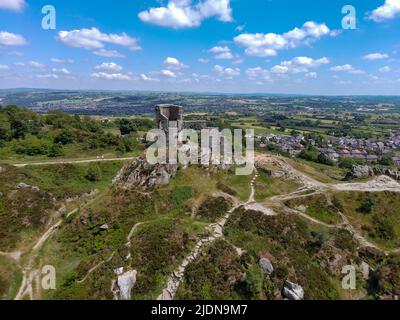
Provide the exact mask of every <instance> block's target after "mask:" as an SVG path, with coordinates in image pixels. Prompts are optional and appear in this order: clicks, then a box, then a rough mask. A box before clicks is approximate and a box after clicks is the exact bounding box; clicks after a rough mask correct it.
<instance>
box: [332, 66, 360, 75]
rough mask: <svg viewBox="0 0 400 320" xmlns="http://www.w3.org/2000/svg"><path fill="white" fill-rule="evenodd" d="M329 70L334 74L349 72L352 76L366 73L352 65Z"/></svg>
mask: <svg viewBox="0 0 400 320" xmlns="http://www.w3.org/2000/svg"><path fill="white" fill-rule="evenodd" d="M329 70H331V71H333V72H348V73H351V74H363V73H364V71H362V70H359V69H356V68H354V67H353V66H352V65H351V64H343V65H339V66H334V67H332V68H330V69H329Z"/></svg>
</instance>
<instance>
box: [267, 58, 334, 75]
mask: <svg viewBox="0 0 400 320" xmlns="http://www.w3.org/2000/svg"><path fill="white" fill-rule="evenodd" d="M328 63H329V59H328V58H326V57H322V58H320V59H313V58H309V57H295V58H293V59H292V60H287V61H282V62H281V63H280V64H279V65H276V66H274V67H272V68H271V72H272V73H275V74H287V73H309V69H313V68H318V67H319V66H321V65H324V64H328Z"/></svg>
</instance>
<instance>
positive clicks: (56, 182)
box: [24, 161, 123, 198]
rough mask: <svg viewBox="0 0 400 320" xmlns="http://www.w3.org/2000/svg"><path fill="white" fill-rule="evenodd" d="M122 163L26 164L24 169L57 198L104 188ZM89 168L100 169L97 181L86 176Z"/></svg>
mask: <svg viewBox="0 0 400 320" xmlns="http://www.w3.org/2000/svg"><path fill="white" fill-rule="evenodd" d="M122 165H123V163H122V162H120V161H115V162H114V161H110V162H98V163H95V162H93V163H83V164H57V165H47V166H27V167H25V168H24V170H25V171H26V172H28V173H30V174H31V175H32V177H33V179H35V180H36V181H37V182H36V183H37V184H38V185H39V186H40V187H41V188H42V189H43V190H46V191H47V192H50V193H52V194H54V195H55V196H56V197H57V198H66V197H72V196H75V195H79V194H83V193H88V192H90V191H92V190H94V189H99V190H102V189H104V188H106V187H107V186H109V184H110V183H111V180H112V179H113V178H114V177H115V175H116V174H117V172H118V171H119V170H120V168H121V167H122ZM90 168H99V169H100V172H101V175H100V179H99V180H98V181H89V180H88V179H87V178H86V174H87V172H88V170H89V169H90Z"/></svg>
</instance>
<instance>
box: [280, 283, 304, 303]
mask: <svg viewBox="0 0 400 320" xmlns="http://www.w3.org/2000/svg"><path fill="white" fill-rule="evenodd" d="M282 293H283V296H284V297H285V298H286V299H289V300H303V299H304V289H303V288H302V287H301V286H300V285H298V284H296V283H293V282H290V281H288V280H286V281H285V284H284V285H283V292H282Z"/></svg>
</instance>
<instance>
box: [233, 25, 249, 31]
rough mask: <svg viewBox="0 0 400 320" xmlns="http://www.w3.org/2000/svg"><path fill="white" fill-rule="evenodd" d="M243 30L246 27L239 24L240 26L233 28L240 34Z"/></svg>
mask: <svg viewBox="0 0 400 320" xmlns="http://www.w3.org/2000/svg"><path fill="white" fill-rule="evenodd" d="M244 28H246V26H245V25H244V24H241V25H238V26H237V27H236V28H235V31H237V32H242V31H243V30H244Z"/></svg>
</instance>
